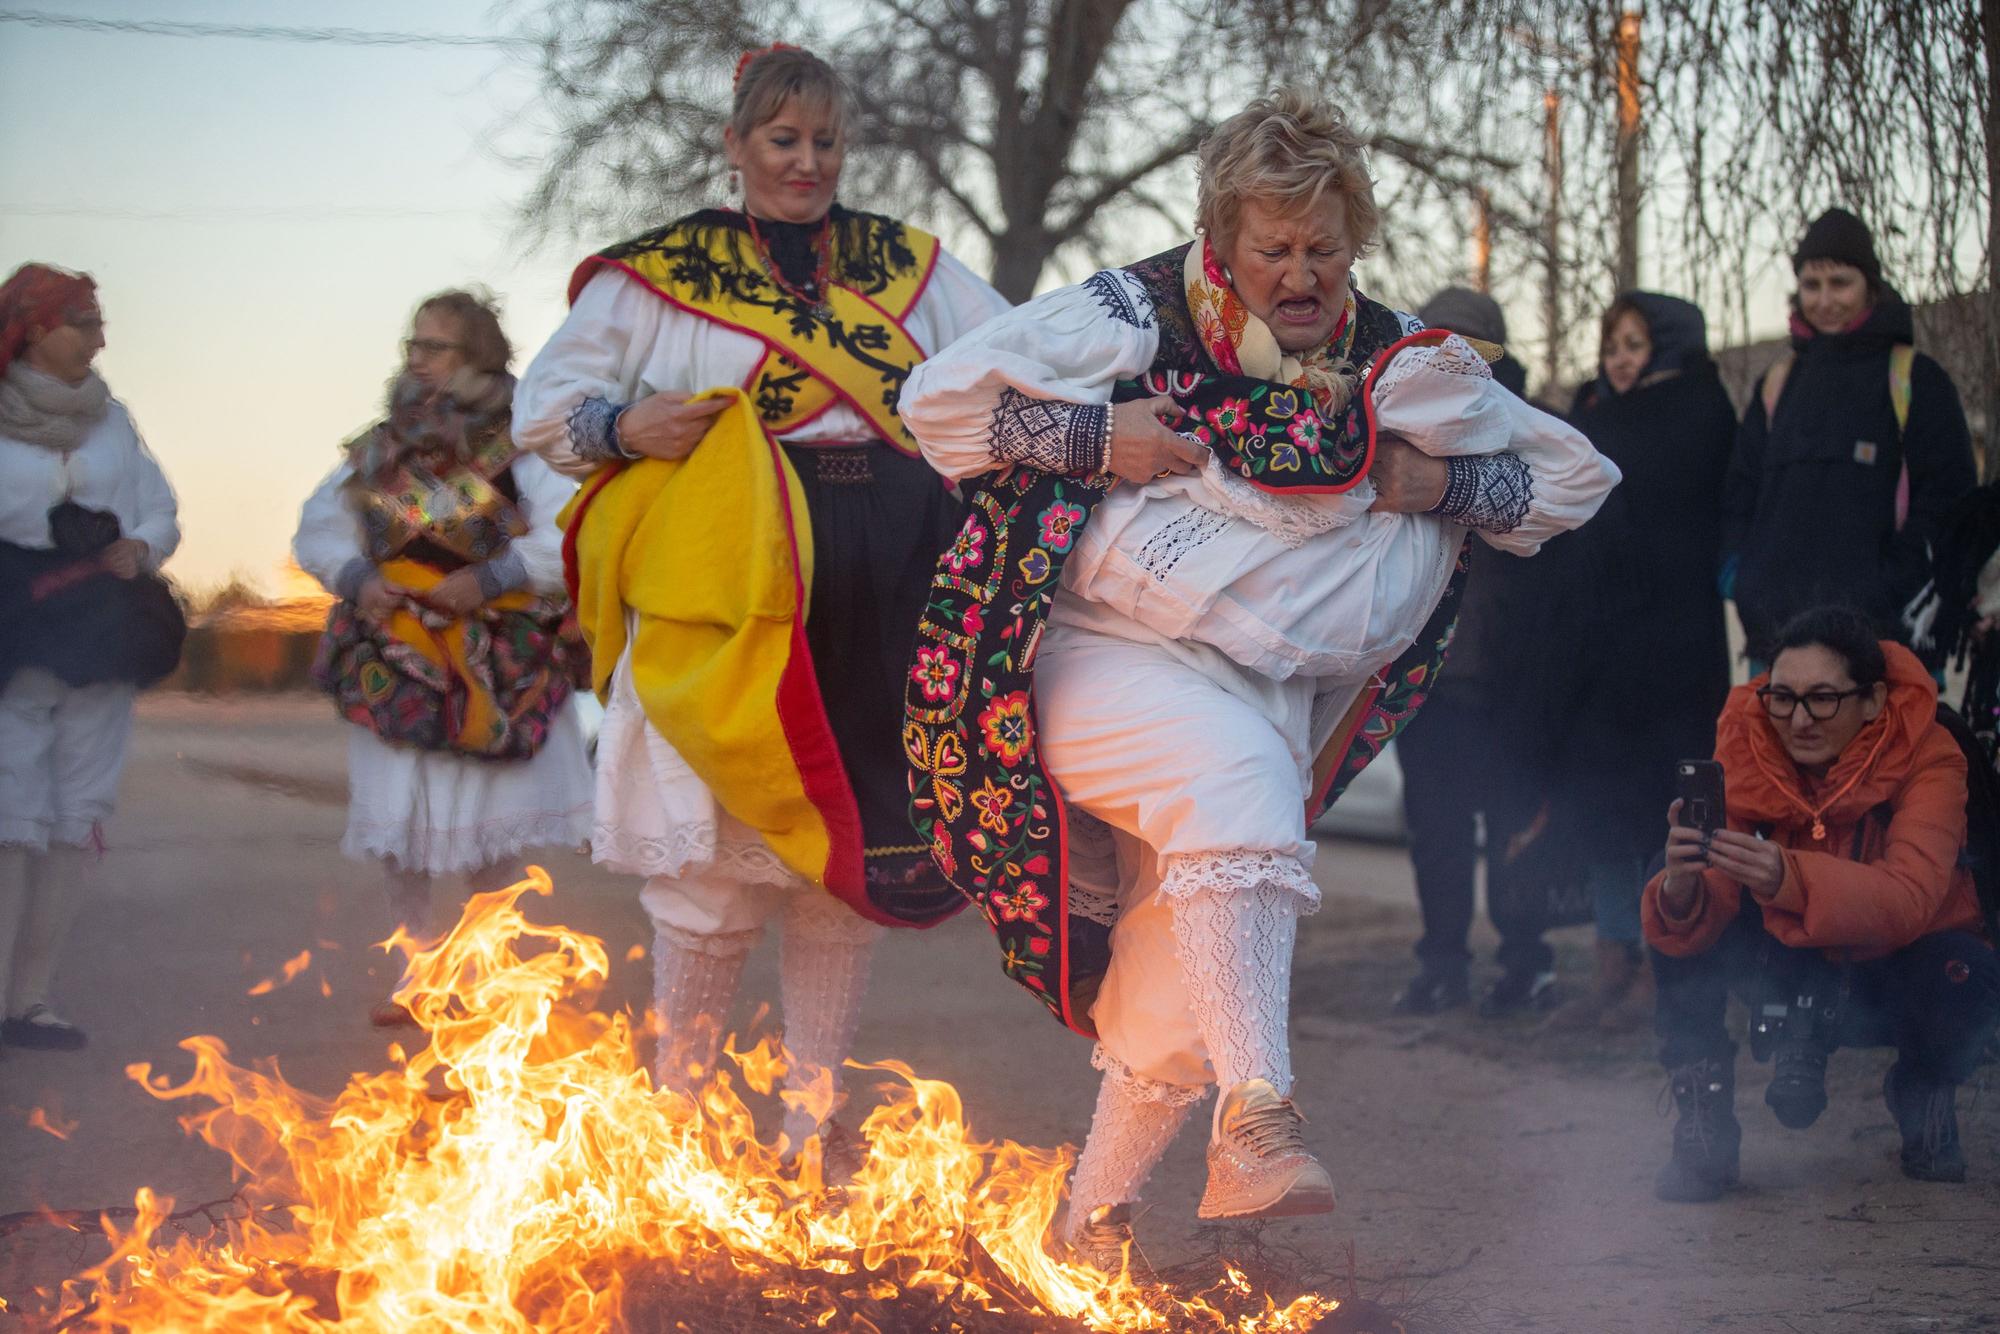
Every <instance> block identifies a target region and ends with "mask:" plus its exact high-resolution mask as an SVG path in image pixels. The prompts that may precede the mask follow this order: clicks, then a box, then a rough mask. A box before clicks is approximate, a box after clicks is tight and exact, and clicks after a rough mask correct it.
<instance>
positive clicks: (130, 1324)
mask: <svg viewBox="0 0 2000 1334" xmlns="http://www.w3.org/2000/svg"><path fill="white" fill-rule="evenodd" d="M530 876H531V878H530V879H529V880H528V881H525V882H523V883H521V884H518V885H515V886H513V887H512V888H511V889H506V890H501V891H498V892H495V893H490V894H480V895H476V896H474V897H473V899H472V900H471V902H470V904H469V905H468V906H467V909H466V912H465V916H464V918H463V919H462V920H461V921H460V922H459V924H458V926H457V927H456V928H455V929H454V930H453V931H452V932H451V934H450V935H449V936H448V937H447V938H446V939H444V940H443V941H441V942H439V943H438V944H437V945H436V946H435V947H434V948H431V949H428V950H416V949H415V947H414V946H413V945H412V944H411V943H410V942H408V941H407V940H399V942H398V943H400V944H401V945H402V947H403V948H404V950H405V952H406V953H408V954H409V955H410V964H409V969H408V973H407V975H406V980H405V982H404V985H403V986H402V988H401V989H400V990H399V991H398V992H397V996H396V998H397V999H398V1000H399V1001H401V1002H402V1003H403V1004H404V1005H405V1006H407V1007H408V1008H409V1010H410V1012H411V1013H412V1014H413V1015H415V1016H416V1019H417V1021H418V1023H419V1024H420V1025H421V1026H422V1027H423V1029H424V1031H425V1033H426V1034H427V1035H428V1038H429V1042H428V1044H427V1045H426V1046H425V1047H424V1048H423V1049H422V1050H420V1051H418V1052H417V1053H416V1054H415V1055H414V1056H411V1057H409V1058H408V1059H407V1060H401V1059H400V1057H399V1053H397V1052H395V1051H393V1050H392V1053H391V1055H392V1059H396V1060H397V1064H398V1068H395V1069H392V1070H389V1071H386V1072H382V1073H376V1074H358V1075H355V1076H353V1077H352V1078H351V1079H350V1081H349V1083H348V1085H347V1087H346V1088H345V1089H344V1090H343V1091H342V1092H341V1093H340V1094H339V1095H338V1096H337V1097H335V1098H334V1099H333V1100H332V1101H331V1102H326V1101H323V1100H320V1099H317V1098H314V1097H312V1096H310V1095H307V1094H305V1093H303V1092H301V1091H300V1090H298V1089H295V1088H292V1087H291V1086H290V1085H288V1084H286V1083H285V1082H284V1081H283V1079H282V1078H281V1077H280V1076H279V1075H278V1073H277V1071H276V1069H275V1067H272V1068H270V1069H268V1070H264V1071H255V1070H249V1069H245V1068H243V1067H241V1066H237V1065H233V1064H231V1063H230V1061H229V1058H228V1052H227V1050H226V1048H225V1047H224V1046H223V1044H222V1043H221V1042H220V1041H218V1040H217V1039H215V1038H213V1037H196V1038H190V1039H188V1040H187V1041H186V1042H184V1043H182V1044H181V1045H182V1046H183V1047H184V1048H185V1049H186V1050H188V1051H190V1052H192V1053H193V1054H194V1057H195V1071H194V1074H193V1076H192V1077H191V1078H189V1079H188V1080H187V1082H186V1083H183V1084H179V1085H174V1084H172V1083H171V1081H169V1080H167V1079H166V1078H164V1077H160V1078H155V1077H154V1076H153V1075H152V1072H151V1070H150V1068H149V1067H148V1066H146V1065H143V1064H142V1065H135V1066H132V1067H130V1068H129V1070H128V1073H129V1074H130V1075H131V1076H132V1077H133V1078H134V1079H136V1080H138V1081H139V1082H141V1083H142V1084H144V1085H145V1087H146V1088H147V1089H148V1091H150V1092H151V1093H152V1094H153V1096H155V1097H157V1098H161V1099H168V1100H174V1099H204V1100H207V1101H209V1102H212V1103H213V1104H214V1106H213V1107H212V1108H210V1109H208V1110H205V1111H199V1112H196V1113H193V1114H191V1115H189V1116H186V1117H184V1118H183V1125H184V1126H186V1127H187V1128H188V1130H189V1131H191V1132H192V1133H196V1134H199V1135H200V1136H201V1137H202V1138H203V1139H204V1140H206V1141H207V1142H208V1143H209V1144H211V1145H214V1146H215V1147H217V1148H219V1149H222V1150H224V1151H226V1152H227V1153H229V1154H230V1155H231V1156H232V1157H233V1158H234V1159H235V1160H236V1162H237V1164H238V1166H239V1167H240V1169H241V1170H242V1174H243V1175H244V1176H246V1177H247V1179H248V1182H249V1185H248V1186H247V1188H246V1190H245V1192H244V1193H245V1197H246V1199H247V1201H248V1202H249V1203H250V1204H251V1205H252V1206H253V1207H252V1209H251V1210H250V1213H249V1216H248V1217H247V1218H246V1219H243V1220H239V1221H237V1222H234V1223H232V1224H231V1225H230V1227H229V1229H228V1231H227V1234H226V1235H225V1236H223V1237H221V1238H218V1239H214V1240H208V1241H199V1242H198V1241H194V1240H190V1239H181V1240H179V1241H176V1242H175V1243H174V1244H173V1245H172V1246H171V1247H166V1248H161V1247H156V1245H155V1243H154V1237H155V1234H156V1232H158V1230H159V1229H160V1227H161V1224H162V1222H163V1221H164V1220H165V1219H166V1218H167V1216H168V1215H169V1214H170V1213H171V1212H172V1210H173V1202H172V1201H171V1200H167V1199H164V1198H161V1197H158V1196H156V1195H154V1194H153V1193H152V1192H151V1191H149V1190H141V1191H140V1192H139V1193H138V1197H137V1202H138V1206H139V1209H138V1213H139V1217H138V1220H137V1222H136V1223H135V1224H134V1226H132V1228H131V1229H130V1230H129V1231H120V1230H118V1229H117V1228H116V1227H115V1226H114V1225H113V1224H111V1223H110V1222H109V1221H108V1220H107V1221H106V1222H105V1225H104V1226H105V1229H106V1232H107V1234H108V1235H109V1236H110V1238H111V1241H112V1246H113V1252H112V1254H111V1256H110V1258H109V1259H108V1260H106V1261H105V1262H104V1263H103V1264H101V1265H99V1266H97V1267H96V1268H94V1269H91V1270H89V1271H86V1272H85V1273H84V1274H83V1275H82V1276H81V1277H80V1278H78V1279H75V1280H72V1281H71V1282H70V1283H69V1284H66V1285H65V1292H66V1308H67V1310H66V1317H67V1318H66V1320H65V1321H64V1323H65V1326H66V1327H71V1328H92V1329H106V1330H109V1329H120V1330H134V1331H152V1330H175V1331H179V1330H191V1329H202V1330H214V1331H247V1330H258V1331H279V1330H284V1331H335V1330H338V1331H342V1332H343V1334H345V1332H347V1331H382V1332H383V1334H390V1332H391V1331H393V1332H395V1334H406V1332H409V1331H466V1332H470V1331H538V1332H540V1331H547V1332H550V1334H557V1332H560V1334H571V1332H574V1334H583V1332H584V1331H600V1330H610V1329H614V1328H629V1327H631V1323H632V1316H633V1313H632V1312H631V1311H630V1310H628V1309H626V1302H627V1299H628V1298H629V1297H632V1296H633V1295H634V1291H635V1290H636V1288H637V1287H638V1286H640V1284H641V1279H642V1277H643V1276H645V1275H647V1274H656V1275H657V1274H666V1275H672V1276H673V1278H674V1281H676V1282H680V1283H682V1284H683V1285H685V1284H687V1283H690V1282H692V1283H699V1284H703V1285H709V1284H714V1285H733V1286H734V1287H735V1288H736V1289H737V1290H744V1291H748V1292H750V1293H753V1294H754V1295H755V1298H756V1300H757V1301H758V1302H760V1303H761V1304H762V1306H761V1309H762V1310H764V1311H765V1312H766V1313H767V1314H768V1317H769V1318H770V1321H771V1323H772V1324H774V1325H783V1326H786V1327H810V1326H814V1325H817V1326H820V1327H824V1328H829V1329H844V1328H870V1329H873V1328H877V1327H878V1326H876V1325H874V1324H871V1323H869V1322H867V1321H866V1320H865V1319H864V1318H861V1317H859V1316H858V1315H857V1314H856V1313H857V1311H858V1309H859V1307H858V1305H857V1303H861V1302H863V1301H866V1302H872V1303H877V1304H879V1303H880V1302H882V1301H884V1300H885V1299H895V1298H898V1297H899V1296H900V1297H910V1298H915V1297H930V1298H937V1297H940V1296H947V1297H949V1298H950V1299H951V1300H952V1301H953V1302H955V1303H956V1304H957V1306H958V1307H959V1308H960V1309H966V1310H971V1311H975V1312H977V1311H991V1312H994V1313H996V1314H997V1313H1001V1312H1006V1313H1009V1314H1010V1315H1011V1316H1013V1317H1015V1318H1017V1319H1018V1318H1020V1317H1028V1318H1030V1319H1034V1318H1042V1319H1045V1320H1046V1323H1047V1325H1049V1326H1053V1325H1055V1324H1057V1323H1066V1324H1069V1325H1071V1326H1072V1327H1077V1326H1082V1327H1088V1328H1093V1329H1102V1330H1131V1329H1137V1330H1164V1329H1198V1330H1213V1331H1239V1332H1240V1334H1279V1332H1280V1331H1303V1330H1307V1329H1310V1328H1312V1326H1313V1325H1314V1324H1316V1323H1317V1322H1318V1320H1319V1319H1320V1318H1321V1317H1322V1316H1324V1315H1326V1314H1327V1313H1328V1312H1330V1311H1332V1310H1333V1309H1334V1307H1335V1305H1336V1303H1335V1302H1333V1301H1332V1300H1330V1299H1327V1298H1323V1297H1319V1296H1316V1295H1308V1296H1305V1297H1301V1298H1299V1299H1297V1300H1295V1301H1293V1302H1291V1303H1290V1304H1289V1305H1286V1306H1282V1307H1281V1306H1279V1305H1277V1304H1276V1303H1275V1302H1273V1301H1271V1300H1270V1299H1269V1298H1263V1299H1259V1300H1258V1301H1255V1302H1245V1301H1242V1300H1231V1301H1227V1302H1226V1304H1227V1305H1229V1306H1230V1307H1231V1308H1232V1310H1233V1311H1234V1312H1235V1314H1233V1315H1232V1314H1226V1313H1225V1312H1224V1311H1223V1310H1221V1309H1219V1308H1217V1307H1215V1306H1212V1305H1210V1304H1209V1302H1208V1301H1207V1300H1205V1299H1204V1298H1203V1297H1202V1296H1199V1295H1196V1296H1182V1295H1176V1294H1175V1293H1172V1292H1170V1291H1168V1290H1167V1289H1165V1288H1164V1287H1161V1286H1159V1285H1157V1284H1151V1283H1145V1282H1141V1281H1138V1280H1136V1279H1135V1278H1133V1277H1132V1276H1131V1275H1130V1274H1118V1275H1110V1276H1107V1275H1104V1274H1101V1273H1099V1272H1097V1271H1096V1270H1094V1269H1090V1268H1087V1267H1079V1266H1075V1265H1070V1264H1064V1263H1059V1262H1057V1261H1056V1260H1053V1259H1051V1258H1050V1257H1049V1256H1048V1255H1046V1254H1045V1253H1044V1251H1043V1248H1042V1238H1043V1235H1044V1233H1045V1231H1046V1229H1047V1227H1048V1223H1049V1219H1050V1217H1051V1215H1052V1214H1053V1213H1054V1211H1055V1208H1056V1205H1057V1200H1058V1196H1059V1193H1060V1188H1061V1184H1062V1181H1063V1177H1064V1173H1065V1171H1066V1169H1067V1167H1068V1163H1069V1156H1068V1154H1067V1153H1066V1152H1065V1151H1060V1150H1059V1151H1046V1150H1041V1149H1033V1148H1025V1147H1023V1146H1021V1145H1018V1144H1014V1143H1011V1142H1008V1143H1002V1144H997V1145H995V1144H985V1143H981V1142H978V1141H976V1140H974V1139H973V1138H972V1137H971V1136H970V1134H969V1133H968V1131H967V1128H966V1125H965V1119H964V1116H963V1111H962V1108H961V1106H960V1103H959V1098H958V1094H957V1092H956V1091H955V1090H954V1089H953V1088H952V1087H951V1086H950V1085H949V1084H945V1083H941V1082H939V1081H936V1080H929V1079H923V1078H920V1077H918V1076H917V1075H916V1074H915V1073H914V1072H913V1071H911V1070H910V1069H909V1068H908V1067H906V1066H903V1065H900V1064H897V1063H895V1062H885V1063H883V1064H881V1065H879V1066H875V1067H870V1068H873V1069H879V1070H883V1071H887V1072H889V1073H891V1074H892V1075H894V1076H895V1077H896V1083H895V1084H894V1085H892V1086H891V1087H890V1088H889V1095H890V1096H889V1100H888V1101H887V1102H886V1103H885V1104H884V1105H882V1106H880V1107H878V1108H876V1109H875V1110H874V1111H872V1112H871V1113H870V1114H869V1116H868V1117H867V1119H866V1120H865V1121H864V1122H863V1124H862V1127H861V1135H862V1138H863V1139H864V1140H865V1141H866V1144H867V1149H868V1156H867V1159H866V1162H865V1164H864V1165H863V1166H862V1167H861V1169H860V1171H859V1172H858V1174H857V1175H856V1176H855V1177H854V1178H853V1180H852V1181H851V1182H848V1183H845V1184H843V1185H842V1186H841V1187H840V1188H838V1189H833V1190H829V1189H828V1188H827V1187H826V1186H825V1183H824V1182H823V1181H822V1180H821V1178H820V1167H819V1161H818V1155H817V1154H816V1152H815V1151H814V1150H815V1146H814V1145H808V1146H807V1150H806V1152H805V1153H804V1154H803V1155H801V1161H800V1162H798V1163H796V1164H786V1163H782V1162H781V1161H780V1158H779V1155H778V1152H777V1150H775V1149H773V1148H770V1147H767V1146H765V1145H764V1144H762V1143H760V1142H759V1141H758V1140H757V1138H756V1136H755V1134H754V1131H753V1128H752V1125H751V1115H750V1112H749V1110H748V1108H747V1107H746V1106H745V1104H744V1103H743V1101H742V1100H741V1099H740V1098H739V1097H738V1096H737V1094H736V1092H735V1090H734V1087H733V1083H732V1077H731V1076H730V1075H729V1074H728V1073H723V1074H719V1075H718V1076H717V1077H716V1078H715V1079H714V1080H713V1081H712V1082H711V1083H710V1085H709V1087H708V1088H707V1089H706V1090H705V1091H704V1092H703V1093H702V1095H701V1097H700V1100H699V1102H698V1103H697V1102H696V1101H694V1100H691V1099H688V1098H685V1097H682V1096H679V1095H676V1094H671V1093H664V1092H660V1091H658V1090H656V1089H655V1088H654V1087H653V1083H652V1080H651V1078H650V1077H649V1075H648V1074H647V1073H646V1071H645V1070H644V1068H643V1066H642V1064H641V1063H640V1061H639V1060H638V1059H637V1051H636V1048H635V1043H634V1033H633V1028H632V1024H631V1022H630V1020H629V1018H628V1017H627V1016H625V1015H622V1014H604V1013H602V1012H599V1011H596V1010H593V1009H590V1008H588V1007H587V1001H588V999H589V998H590V997H591V996H592V995H593V994H594V993H595V991H596V990H597V989H598V988H599V987H601V985H602V984H603V983H604V982H605V981H606V979H607V978H608V976H609V969H608V966H607V959H606V955H605V952H604V947H603V945H602V943H601V942H599V941H597V940H595V939H593V938H591V937H589V936H585V935H582V934H580V933H577V932H574V931H571V930H568V929H566V928H564V927H560V926H551V927H543V926H537V925H535V924H533V923H531V922H529V921H528V920H527V919H526V917H524V916H523V915H522V913H521V912H520V910H519V908H518V906H517V903H518V900H519V899H520V897H521V896H522V895H523V894H524V893H529V892H533V893H537V894H543V895H546V894H548V893H549V892H550V884H549V880H548V877H547V876H546V875H545V874H544V873H543V872H541V871H540V870H532V871H531V872H530ZM524 946H526V947H527V948H525V949H524V948H523V947H524ZM731 1055H732V1056H733V1057H734V1058H735V1060H736V1064H737V1067H738V1070H739V1072H740V1074H741V1077H742V1078H743V1080H744V1082H745V1083H746V1084H748V1085H750V1086H751V1087H753V1088H756V1089H758V1090H759V1091H761V1092H768V1091H769V1090H770V1088H771V1087H772V1083H773V1081H774V1079H775V1078H776V1077H777V1076H778V1075H779V1074H780V1073H782V1070H783V1065H782V1056H781V1054H780V1053H778V1052H777V1051H776V1050H775V1049H774V1048H772V1047H771V1046H770V1045H768V1044H766V1045H763V1046H760V1047H758V1048H756V1049H754V1050H752V1051H750V1052H740V1053H739V1052H733V1051H732V1053H731ZM440 1088H442V1089H448V1090H449V1095H448V1096H440V1093H439V1090H440ZM1248 1287H1249V1285H1248V1283H1247V1282H1245V1281H1244V1280H1242V1279H1241V1276H1240V1275H1238V1274H1236V1273H1234V1272H1232V1273H1231V1274H1230V1275H1229V1279H1228V1281H1227V1282H1226V1283H1225V1284H1224V1285H1222V1286H1220V1287H1218V1288H1217V1289H1214V1290H1211V1294H1210V1295H1215V1296H1216V1297H1217V1300H1218V1301H1222V1300H1225V1297H1226V1296H1236V1295H1239V1294H1240V1293H1241V1292H1242V1291H1246V1290H1247V1289H1248ZM683 1290H684V1291H685V1290H687V1289H686V1288H685V1287H684V1288H683ZM874 1309H879V1305H878V1306H877V1307H876V1308H874ZM1246 1310H1249V1311H1251V1313H1250V1314H1244V1312H1245V1311H1246ZM661 1323H662V1327H667V1328H671V1327H676V1326H677V1327H679V1328H682V1329H688V1328H696V1329H698V1328H701V1326H700V1325H689V1324H687V1323H685V1322H681V1321H670V1320H669V1321H662V1322H661ZM958 1327H964V1326H958ZM1020 1327H1025V1326H1020Z"/></svg>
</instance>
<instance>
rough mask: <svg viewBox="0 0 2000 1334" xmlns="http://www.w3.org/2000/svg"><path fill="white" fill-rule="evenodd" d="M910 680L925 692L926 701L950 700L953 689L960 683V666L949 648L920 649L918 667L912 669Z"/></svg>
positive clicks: (918, 651)
mask: <svg viewBox="0 0 2000 1334" xmlns="http://www.w3.org/2000/svg"><path fill="white" fill-rule="evenodd" d="M910 679H911V680H912V681H915V682H916V683H917V687H918V689H920V690H922V691H923V692H924V698H925V699H927V700H940V699H950V698H951V692H952V688H953V686H955V685H956V684H957V683H958V664H957V663H955V662H953V661H952V659H951V650H950V649H948V648H943V647H939V648H920V649H918V650H917V665H916V666H914V667H912V668H910Z"/></svg>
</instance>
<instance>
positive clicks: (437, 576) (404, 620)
mask: <svg viewBox="0 0 2000 1334" xmlns="http://www.w3.org/2000/svg"><path fill="white" fill-rule="evenodd" d="M380 569H381V573H382V577H383V578H384V579H386V580H388V581H389V582H390V583H392V584H400V585H402V586H403V587H404V588H407V589H409V590H410V591H411V592H412V593H417V594H423V593H428V592H430V591H431V590H432V589H433V588H436V587H437V586H438V585H439V584H441V583H443V582H444V580H445V575H444V574H443V572H441V571H439V570H435V569H433V568H431V567H430V566H428V565H425V564H422V563H421V562H419V561H413V560H403V559H400V558H399V559H396V560H392V561H388V562H386V563H385V564H383V565H382V566H381V567H380ZM537 601H538V599H537V598H536V596H535V594H533V593H531V592H529V591H527V590H526V589H515V590H513V591H512V592H509V593H503V594H501V595H500V596H499V597H497V598H494V599H493V600H492V601H490V602H487V603H486V604H485V606H487V607H489V608H491V609H493V610H495V611H527V610H528V609H530V608H532V607H533V606H534V605H535V604H536V602H537ZM468 624H469V623H468V622H467V621H465V620H464V619H462V618H454V619H453V620H452V621H451V622H450V623H449V624H447V625H445V626H443V627H442V628H434V627H432V626H429V625H426V624H424V622H423V621H422V620H420V619H419V618H418V616H417V614H416V613H415V612H413V611H411V610H410V609H409V608H408V607H398V608H397V609H396V610H395V611H394V612H391V613H390V615H389V619H388V620H387V621H385V622H384V623H383V626H382V629H383V631H384V633H386V634H387V635H389V636H390V637H391V638H393V639H395V640H397V641H399V642H401V643H403V644H406V645H408V646H409V647H410V648H411V649H413V650H414V651H415V652H417V653H418V654H420V655H422V656H423V658H424V659H425V660H426V661H428V662H430V663H431V664H432V665H433V666H436V667H440V668H443V669H444V670H445V671H447V672H449V673H450V674H451V675H452V676H453V677H454V678H456V679H457V680H460V681H463V682H464V683H465V692H466V701H465V716H464V718H462V719H461V720H460V721H459V726H458V730H457V733H456V734H455V735H454V737H453V738H452V740H453V743H454V747H455V748H456V749H458V750H463V751H467V752H470V753H475V754H476V753H479V752H482V751H484V750H486V749H488V748H489V743H490V741H491V739H492V738H494V737H496V736H499V735H501V734H502V733H503V731H504V729H501V728H499V727H497V726H496V724H497V723H498V722H499V720H500V717H501V714H502V712H503V709H502V706H501V704H500V701H499V700H497V699H496V698H494V695H493V692H492V691H491V690H490V689H488V688H487V687H486V686H484V685H482V684H481V683H480V680H479V674H478V673H477V672H475V671H474V670H473V669H472V665H471V659H470V655H469V654H468V653H467V651H466V633H467V626H468Z"/></svg>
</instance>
